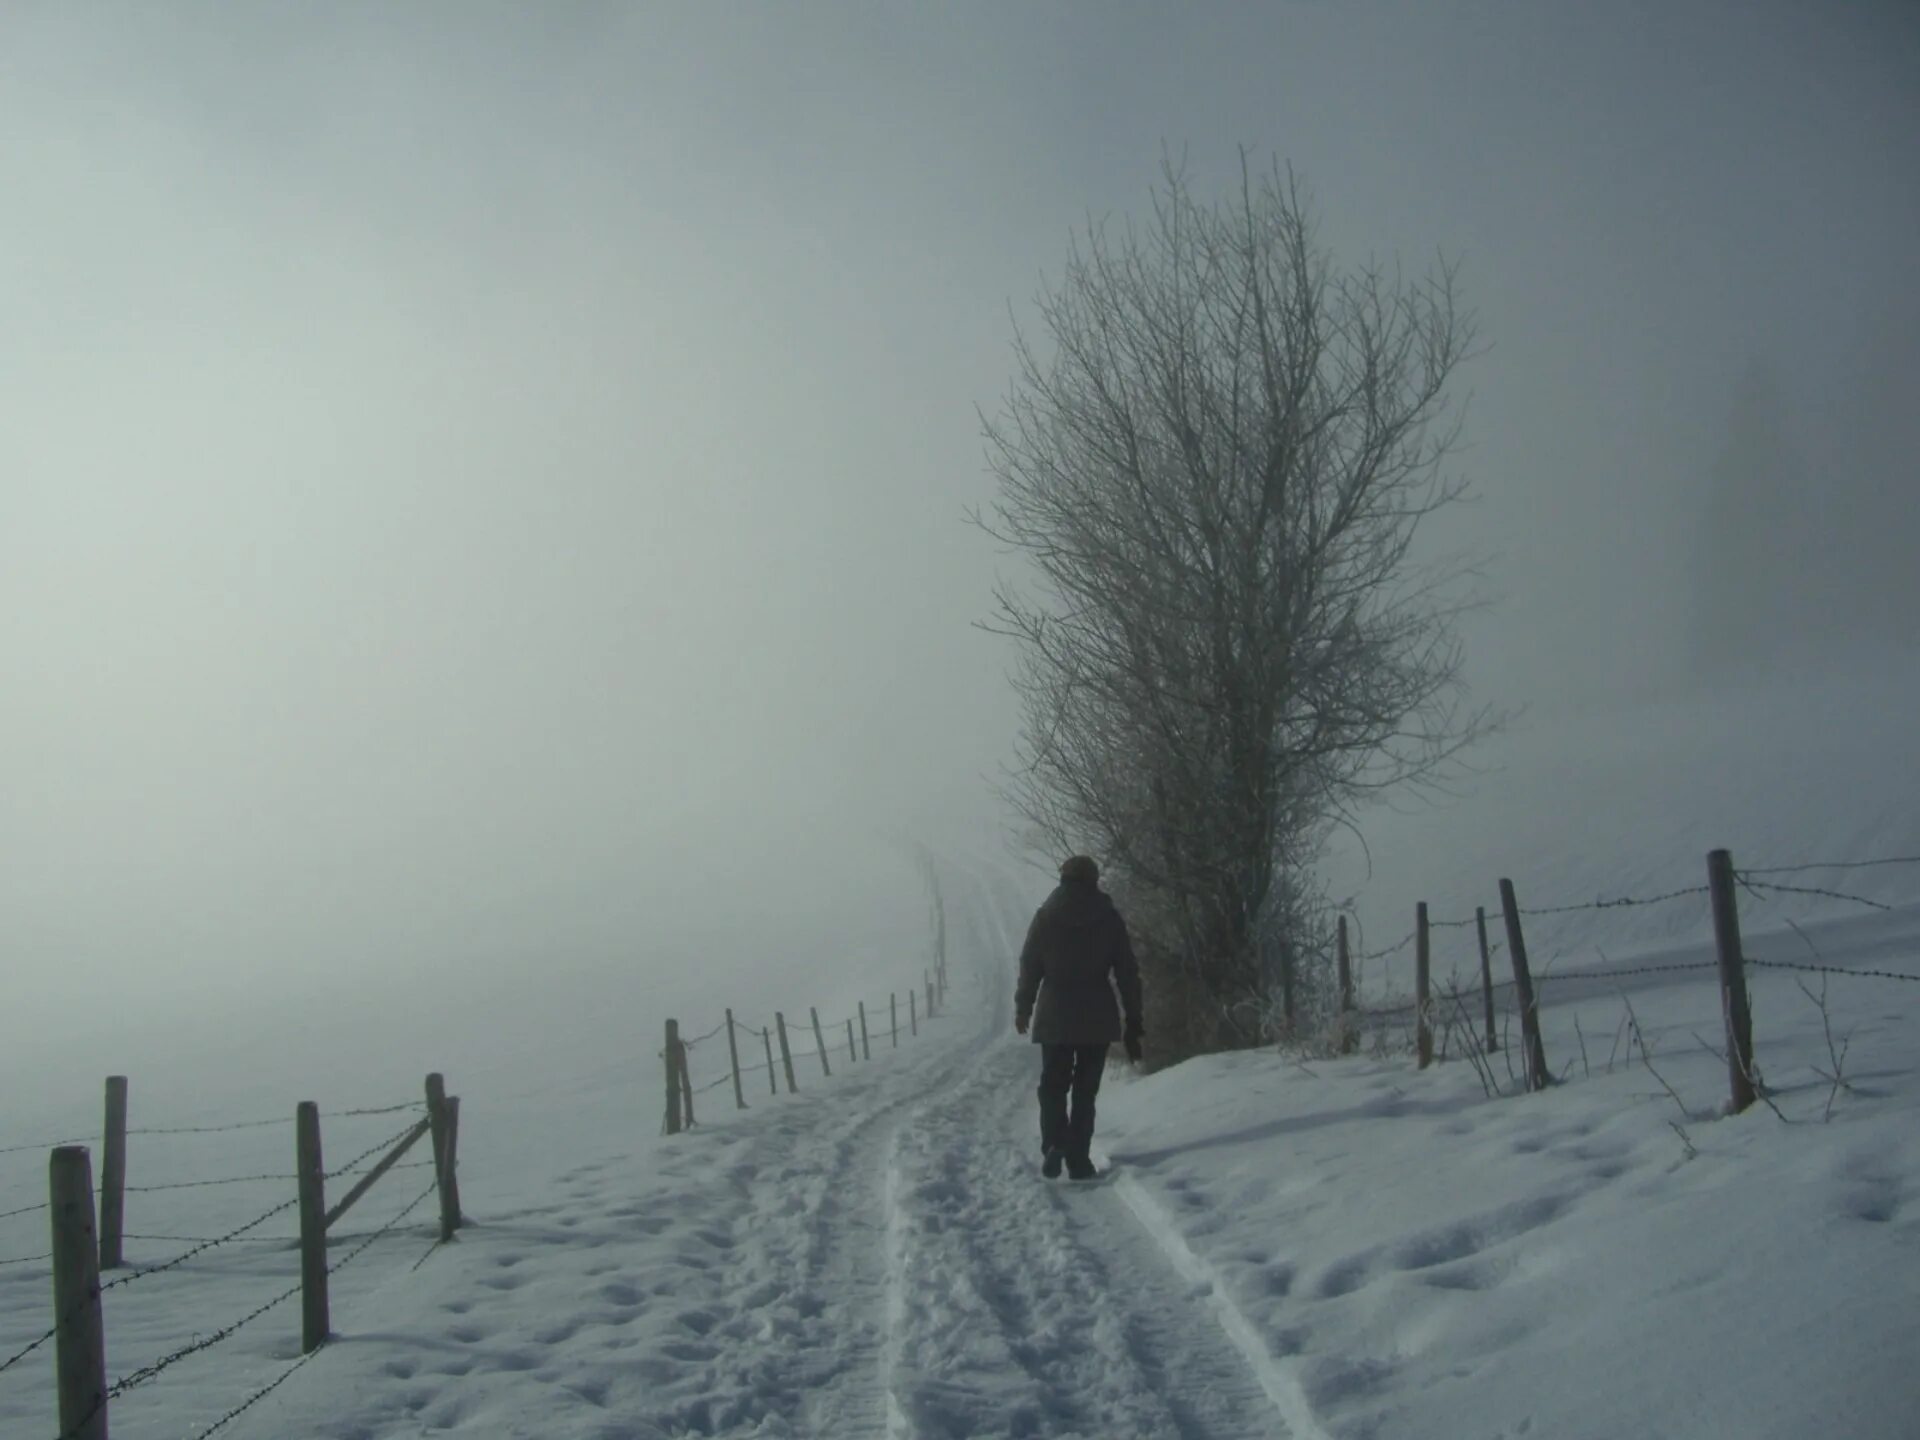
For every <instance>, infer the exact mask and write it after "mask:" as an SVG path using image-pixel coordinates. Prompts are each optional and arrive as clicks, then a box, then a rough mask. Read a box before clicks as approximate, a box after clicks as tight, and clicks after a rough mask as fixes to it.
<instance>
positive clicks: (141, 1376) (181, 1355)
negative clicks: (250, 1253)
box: [107, 1281, 301, 1400]
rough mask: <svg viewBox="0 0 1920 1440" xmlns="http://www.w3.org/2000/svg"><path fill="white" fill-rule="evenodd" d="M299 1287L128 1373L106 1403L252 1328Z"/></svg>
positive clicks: (110, 1388)
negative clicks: (243, 1330) (247, 1326)
mask: <svg viewBox="0 0 1920 1440" xmlns="http://www.w3.org/2000/svg"><path fill="white" fill-rule="evenodd" d="M300 1286H301V1282H299V1281H295V1282H294V1284H293V1285H292V1286H291V1287H289V1288H288V1289H285V1290H282V1291H281V1292H280V1293H279V1294H278V1295H276V1296H274V1297H273V1298H272V1299H271V1300H269V1301H267V1302H266V1304H264V1305H260V1306H257V1307H255V1308H254V1309H252V1310H249V1311H248V1312H247V1313H246V1314H244V1315H242V1316H241V1317H240V1318H239V1319H238V1320H236V1321H234V1322H233V1323H232V1324H231V1325H228V1326H225V1327H224V1328H222V1329H219V1330H215V1331H214V1332H213V1333H212V1334H211V1335H207V1336H204V1337H200V1338H196V1339H193V1340H190V1341H188V1342H187V1343H186V1344H185V1345H182V1346H181V1347H180V1348H179V1349H178V1350H174V1351H172V1352H170V1353H168V1354H166V1355H162V1356H161V1357H160V1358H159V1359H158V1360H155V1361H154V1362H153V1363H152V1364H150V1365H143V1366H141V1367H140V1368H139V1369H138V1370H135V1371H132V1372H131V1373H129V1374H127V1375H123V1376H121V1377H120V1379H118V1380H116V1381H114V1383H113V1384H112V1386H110V1387H109V1388H108V1390H107V1399H109V1400H118V1399H119V1398H120V1397H121V1396H122V1395H124V1394H126V1393H127V1392H128V1391H129V1390H137V1389H138V1388H139V1387H140V1386H142V1385H145V1384H146V1383H147V1382H148V1381H149V1380H153V1379H155V1378H157V1377H158V1376H159V1375H160V1374H161V1373H162V1372H164V1371H166V1370H170V1369H172V1368H173V1367H174V1366H175V1365H178V1364H179V1363H180V1362H181V1361H182V1360H185V1359H186V1358H187V1357H188V1356H190V1355H198V1354H199V1353H200V1352H201V1351H202V1350H210V1349H212V1348H213V1347H214V1346H215V1345H218V1344H219V1343H220V1342H221V1341H222V1340H225V1339H226V1338H227V1337H228V1336H229V1335H232V1334H233V1333H234V1332H235V1331H236V1330H239V1329H240V1328H241V1327H242V1326H243V1325H250V1324H252V1323H253V1322H254V1321H255V1320H258V1319H259V1318H260V1317H261V1316H262V1315H264V1314H266V1313H267V1312H268V1311H269V1310H271V1309H273V1308H274V1307H275V1306H276V1305H284V1304H285V1303H286V1302H287V1301H289V1300H291V1299H292V1298H293V1297H294V1296H296V1295H298V1294H299V1293H300Z"/></svg>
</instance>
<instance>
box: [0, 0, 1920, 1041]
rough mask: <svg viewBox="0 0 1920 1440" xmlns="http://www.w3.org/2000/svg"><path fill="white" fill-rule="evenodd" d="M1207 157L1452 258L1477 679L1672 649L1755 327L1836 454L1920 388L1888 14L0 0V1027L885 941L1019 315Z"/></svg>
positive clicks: (930, 832)
mask: <svg viewBox="0 0 1920 1440" xmlns="http://www.w3.org/2000/svg"><path fill="white" fill-rule="evenodd" d="M1242 144H1244V145H1248V146H1251V147H1253V148H1254V149H1255V150H1256V151H1257V152H1258V153H1259V154H1260V155H1262V156H1270V157H1277V158H1280V159H1282V160H1288V161H1291V162H1292V163H1293V164H1294V165H1295V166H1296V167H1297V169H1298V171H1299V172H1300V174H1301V175H1302V177H1303V178H1304V179H1305V180H1306V181H1307V183H1308V185H1309V186H1310V187H1311V189H1312V191H1313V193H1314V195H1315V197H1316V201H1317V205H1318V209H1319V212H1320V215H1321V219H1322V222H1323V234H1324V238H1325V239H1326V240H1327V242H1328V243H1329V244H1330V245H1331V246H1333V247H1334V248H1335V250H1336V251H1337V252H1338V253H1339V254H1340V255H1341V256H1342V257H1344V258H1348V259H1361V258H1365V257H1366V256H1368V255H1374V256H1379V257H1383V258H1391V257H1394V256H1398V257H1401V258H1403V259H1405V260H1406V261H1407V262H1408V263H1409V265H1411V266H1416V267H1417V266H1420V265H1423V264H1425V263H1426V261H1427V259H1428V257H1430V256H1431V255H1433V254H1434V253H1435V252H1436V251H1438V252H1444V253H1446V254H1448V255H1452V256H1456V257H1458V258H1459V259H1460V260H1461V261H1462V262H1463V263H1464V284H1465V287H1466V290H1467V293H1468V295H1469V296H1470V298H1471V300H1472V301H1473V303H1474V304H1475V306H1476V307H1477V309H1478V311H1479V313H1480V318H1481V325H1482V330H1483V333H1484V336H1485V338H1486V339H1487V340H1488V341H1489V342H1490V343H1491V346H1492V349H1491V352H1490V353H1489V354H1488V355H1487V356H1486V357H1484V358H1483V359H1482V360H1480V361H1479V362H1477V363H1476V364H1475V365H1474V366H1473V367H1472V368H1471V370H1470V371H1469V372H1468V373H1467V374H1466V375H1465V376H1464V377H1463V379H1464V385H1465V389H1466V390H1467V391H1470V392H1471V403H1470V409H1469V411H1468V432H1467V437H1468V440H1469V448H1468V449H1467V450H1466V451H1465V452H1464V453H1463V455H1462V457H1461V465H1462V468H1463V469H1464V471H1465V472H1466V473H1467V474H1468V475H1469V476H1470V477H1471V478H1472V479H1473V480H1474V482H1475V483H1476V485H1477V487H1478V490H1479V492H1480V494H1481V496H1482V500H1481V502H1480V504H1479V505H1478V506H1477V507H1476V508H1475V509H1474V510H1473V511H1472V512H1470V513H1469V514H1468V515H1466V516H1464V517H1460V518H1457V519H1456V520H1455V522H1454V527H1453V531H1451V532H1450V533H1453V534H1457V536H1458V537H1459V538H1462V539H1465V540H1468V541H1470V542H1472V543H1474V544H1475V545H1476V546H1479V547H1480V548H1484V549H1487V550H1489V551H1492V552H1494V553H1496V554H1497V555H1498V557H1499V559H1498V561H1497V563H1496V564H1495V565H1494V567H1493V569H1492V571H1491V572H1490V581H1491V588H1492V589H1493V590H1494V591H1496V592H1497V593H1499V594H1502V595H1504V596H1506V597H1507V603H1506V605H1505V606H1504V608H1502V609H1501V610H1499V611H1497V612H1495V613H1494V614H1493V615H1491V616H1489V617H1486V618H1485V619H1484V620H1481V621H1477V622H1476V624H1475V628H1474V630H1473V632H1472V633H1471V635H1470V639H1471V640H1472V642H1473V645H1474V655H1473V667H1474V675H1475V677H1476V680H1477V681H1478V683H1479V685H1480V687H1481V691H1482V694H1483V695H1484V696H1485V698H1488V699H1491V700H1493V701H1495V702H1497V703H1503V704H1513V703H1530V704H1533V705H1536V706H1539V705H1541V704H1543V703H1544V704H1547V705H1549V706H1550V705H1552V704H1555V703H1559V702H1561V701H1563V700H1565V699H1566V698H1567V697H1568V696H1576V697H1584V698H1587V699H1591V698H1592V697H1594V696H1596V695H1605V694H1607V693H1609V692H1610V691H1611V690H1612V689H1613V688H1615V687H1616V686H1619V685H1625V684H1628V683H1631V682H1633V681H1634V679H1635V677H1637V676H1640V675H1642V674H1644V673H1651V671H1653V670H1656V669H1657V668H1658V665H1657V664H1656V663H1653V661H1650V660H1649V657H1650V656H1652V657H1653V660H1654V661H1657V660H1659V659H1660V657H1663V656H1670V655H1671V653H1673V652H1672V643H1671V641H1672V632H1673V628H1674V627H1673V621H1672V610H1673V607H1674V605H1675V604H1676V598H1675V596H1676V592H1675V589H1674V586H1675V580H1676V577H1677V576H1679V575H1681V574H1683V573H1684V571H1685V568H1686V549H1685V544H1684V539H1685V536H1686V534H1687V533H1688V532H1687V525H1688V524H1689V523H1690V520H1691V517H1693V516H1694V515H1696V514H1697V513H1698V512H1699V510H1700V509H1701V503H1700V490H1699V487H1700V485H1701V483H1703V477H1704V476H1705V475H1706V474H1707V473H1708V472H1709V471H1710V469H1711V467H1712V465H1713V461H1714V457H1715V455H1716V453H1718V452H1719V451H1720V450H1721V449H1722V448H1723V447H1724V445H1725V442H1726V426H1727V424H1728V417H1729V415H1730V413H1731V411H1732V408H1733V404H1734V396H1735V392H1736V387H1737V385H1738V383H1739V380H1740V376H1741V374H1742V372H1743V369H1744V368H1745V367H1747V366H1748V365H1749V364H1750V363H1752V362H1753V361H1754V360H1755V359H1756V358H1762V359H1765V360H1766V361H1767V362H1768V363H1769V364H1770V365H1771V366H1772V367H1773V369H1774V373H1775V375H1776V377H1777V380H1778V383H1779V387H1780V393H1781V394H1782V395H1783V396H1784V397H1785V400H1786V405H1787V407H1788V410H1789V414H1788V416H1787V421H1788V425H1789V427H1790V428H1791V429H1793V430H1794V431H1795V432H1796V434H1797V435H1798V437H1799V439H1800V441H1801V443H1802V444H1803V445H1804V447H1805V449H1806V451H1807V452H1808V453H1809V454H1810V455H1811V456H1812V457H1813V459H1814V461H1815V464H1816V468H1819V467H1820V466H1823V465H1834V464H1847V463H1850V462H1849V461H1848V459H1847V456H1848V455H1850V454H1853V453H1855V452H1853V451H1849V450H1848V449H1847V448H1846V447H1847V446H1849V445H1853V446H1856V447H1857V446H1860V445H1862V444H1864V443H1865V442H1864V441H1863V440H1862V438H1861V437H1862V433H1863V432H1866V431H1872V432H1873V435H1874V443H1875V444H1877V445H1879V447H1880V450H1882V451H1885V450H1888V449H1889V447H1890V446H1891V445H1892V444H1893V441H1891V440H1889V438H1888V437H1889V436H1892V435H1895V432H1896V431H1897V428H1898V425H1899V424H1900V423H1902V422H1904V423H1906V424H1907V425H1908V426H1909V427H1911V424H1912V415H1911V412H1913V411H1914V410H1916V409H1920V407H1917V406H1915V405H1913V404H1912V401H1913V400H1914V398H1915V397H1914V395H1913V394H1912V393H1911V392H1910V391H1907V390H1906V389H1905V388H1904V386H1903V384H1902V382H1900V379H1899V377H1900V376H1901V375H1904V374H1916V375H1920V368H1915V367H1914V355H1915V352H1914V349H1913V346H1912V343H1911V337H1912V335H1913V333H1914V332H1915V329H1916V327H1920V300H1917V299H1916V297H1917V296H1920V283H1917V282H1920V273H1917V268H1920V261H1917V260H1916V257H1917V256H1920V247H1916V243H1915V237H1916V235H1920V9H1916V7H1914V6H1912V5H1910V4H1900V3H1887V4H1883V5H1868V4H1847V3H1832V4H1813V3H1792V4H1789V3H1737V4H1736V3H1725V4H1710V3H1684V4H1670V3H1661V4H1644V5H1636V4H1626V3H1607V4H1583V5H1571V4H1569V5H1542V4H1533V3H1515V4H1466V5H1437V4H1405V5H1389V4H1375V3H1351V4H1340V5H1334V4H1295V5H1288V4H1269V5H1259V6H1254V5H1211V6H1210V5H1172V4H1165V5H1151V6H1150V5H1140V4H1115V3H1102V4H1091V3H1089V4H1046V5H1032V4H1027V3H1020V4H1011V3H1009V4H973V3H970V4H965V5H937V6H936V5H931V4H914V5H908V4H893V5H884V6H882V5H851V4H826V3H822V4H808V5H772V4H767V5H747V4H719V3H715V4H693V3H687V4H680V5H671V6H655V5H637V4H636V5H613V4H591V5H590V4H574V5H567V4H545V5H537V6H534V5H528V6H516V7H505V6H486V5H479V4H470V3H464V0H463V3H458V4H453V3H447V4H425V3H414V4H407V5H387V4H378V5H373V4H369V5H290V4H289V5H279V4H267V3H255V4H246V5H215V4H202V5H161V4H146V3H142V4H138V5H131V6H125V7H112V6H105V5H94V4H66V3H62V4H44V5H37V4H31V3H25V0H12V3H8V4H6V5H5V6H4V7H0V221H3V222H4V223H0V686H3V687H4V688H3V689H0V754H4V755H5V757H6V764H5V768H4V770H3V771H0V776H3V777H4V778H3V779H0V855H4V857H5V858H4V861H0V945H3V946H4V955H5V964H6V966H7V976H8V979H7V999H8V1003H7V1004H6V1006H5V1013H6V1019H5V1021H4V1022H0V1024H4V1026H5V1029H6V1031H7V1032H9V1033H7V1034H6V1035H5V1037H4V1043H5V1044H6V1045H8V1046H9V1047H15V1046H17V1045H19V1044H21V1043H24V1042H25V1040H26V1039H27V1037H28V1036H29V1035H32V1036H36V1037H38V1036H43V1035H44V1034H45V1033H46V1025H45V1017H47V1016H48V1015H50V1014H71V1013H73V1010H74V1008H75V1007H76V1006H77V1007H81V1008H86V1007H89V1006H92V1005H94V1004H95V1003H96V1000H97V997H99V996H101V995H103V994H105V993H108V992H109V991H110V992H111V993H112V994H114V995H115V996H117V997H118V999H117V1000H116V1002H115V1004H116V1006H117V1007H118V1008H121V1009H123V1010H127V1011H139V1010H140V1009H141V1008H142V1007H143V1006H148V1005H153V1006H165V1005H172V1004H176V1003H188V1004H192V1005H204V1006H207V1007H209V1008H212V1009H215V1010H220V1009H222V1008H225V1009H228V1010H231V1009H234V1008H241V1007H246V1006H249V1005H254V1006H257V1005H260V1004H263V1003H265V1001H264V998H263V997H265V996H266V995H267V994H269V992H270V991H272V990H273V988H274V987H278V986H283V985H287V984H296V983H297V984H300V985H307V984H311V983H314V977H316V976H318V975H322V974H324V975H328V976H333V977H346V978H360V977H366V976H369V975H372V974H374V973H376V972H381V973H393V972H395V971H398V972H400V973H402V974H429V973H440V972H444V971H447V970H450V969H453V968H458V969H460V970H462V971H463V972H471V971H479V972H483V973H488V974H496V975H510V974H526V973H530V972H531V970H532V968H533V967H535V966H539V965H551V964H565V965H574V966H578V967H581V968H585V969H591V968H592V967H594V966H596V965H603V964H620V965H627V966H636V967H640V968H641V969H642V970H644V968H645V967H646V966H649V965H656V964H657V965H662V966H666V965H674V966H685V965H686V964H688V963H691V962H694V961H698V960H702V959H705V960H713V959H716V958H728V957H739V956H746V955H751V956H759V957H765V956H768V955H774V954H777V955H778V956H779V957H780V958H779V964H780V965H782V966H787V967H800V968H805V967H811V966H820V965H827V964H830V963H832V960H833V957H834V956H836V955H843V954H845V953H846V952H847V951H848V949H849V948H850V947H857V946H859V945H861V944H891V943H896V942H897V940H898V937H899V936H900V935H901V934H903V933H907V932H910V931H911V930H912V928H913V927H914V926H917V925H918V924H919V914H920V902H919V897H918V895H917V892H916V890H915V882H914V879H913V873H912V870H911V868H910V867H909V866H908V865H907V864H906V863H905V860H904V858H903V856H904V850H903V843H904V842H905V841H907V840H910V839H918V840H925V841H927V842H929V843H932V844H935V845H939V844H941V843H942V842H943V837H950V836H955V835H958V836H962V837H965V840H966V843H972V842H973V840H974V838H975V837H977V835H978V834H979V833H980V832H981V830H982V828H983V827H984V826H985V825H986V824H987V823H988V821H989V819H990V817H991V805H990V801H989V798H988V797H987V795H986V791H985V785H984V782H983V778H982V777H983V776H985V775H986V774H988V773H989V772H991V771H992V769H993V768H994V766H995V764H996V763H997V762H998V760H999V759H1000V758H1001V757H1002V756H1003V755H1004V754H1005V753H1006V750H1007V746H1008V741H1009V737H1010V734H1011V731H1012V726H1013V723H1014V716H1013V712H1012V706H1011V703H1010V699H1009V695H1008V693H1007V690H1006V688H1005V686H1004V684H1003V681H1002V678H1001V676H1002V666H1003V664H1004V661H1005V658H1006V657H1005V656H1004V654H1002V653H1001V652H999V651H998V650H997V649H996V648H995V645H994V643H993V642H992V641H991V640H990V639H989V638H988V637H985V636H983V635H981V634H979V633H978V632H977V631H974V630H972V629H970V622H972V621H973V620H975V619H976V618H978V617H980V616H982V615H984V614H985V613H986V611H987V608H988V603H989V602H988V595H987V590H988V586H989V584H990V583H991V581H992V579H993V576H994V575H995V573H996V570H998V569H1003V568H1004V567H1005V565H1006V563H1007V562H1006V561H1005V560H1004V558H1002V557H1000V556H997V555H996V554H994V552H993V550H992V548H991V547H990V546H989V545H988V544H987V543H986V542H985V541H984V540H983V539H982V537H981V536H980V535H979V534H978V533H976V532H974V531H971V530H969V529H968V528H967V527H966V526H965V525H964V524H963V523H962V520H961V516H962V514H963V511H964V509H965V508H966V507H967V506H969V505H972V504H976V503H979V502H980V501H982V500H984V499H985V498H986V497H987V493H988V492H987V490H986V484H987V482H986V479H985V477H984V474H983V467H982V462H981V447H980V443H979V434H978V431H979V425H978V419H977V415H976V407H986V408H989V409H991V408H993V407H994V406H995V405H996V404H997V403H998V397H999V396H1000V394H1001V393H1002V392H1003V389H1004V386H1005V384H1006V380H1007V377H1008V373H1009V357H1008V339H1009V335H1010V325H1011V320H1010V312H1011V313H1012V314H1015V315H1017V314H1022V313H1028V302H1029V299H1030V297H1031V296H1032V294H1033V293H1034V291H1035V289H1036V287H1037V285H1038V284H1039V282H1040V279H1041V277H1042V275H1043V274H1044V273H1048V272H1052V273H1057V272H1058V269H1059V265H1060V261H1061V259H1062V257H1063V254H1064V251H1065V248H1066V244H1067V241H1068V237H1069V233H1070V230H1071V229H1072V227H1074V226H1075V225H1076V224H1077V223H1081V222H1083V221H1084V219H1085V218H1086V217H1087V216H1088V215H1089V214H1094V215H1104V214H1114V215H1122V214H1125V213H1127V212H1128V211H1130V210H1131V211H1137V210H1139V209H1141V208H1142V207H1143V206H1144V204H1145V200H1146V193H1147V189H1148V187H1149V185H1150V184H1151V183H1152V182H1153V179H1154V176H1155V171H1156V167H1157V165H1158V163H1159V159H1160V156H1161V153H1162V149H1163V147H1168V146H1170V147H1172V148H1174V149H1176V150H1179V149H1185V150H1186V151H1187V153H1188V154H1189V157H1190V161H1191V167H1192V171H1193V173H1194V176H1195V178H1196V181H1197V182H1198V183H1199V184H1200V185H1201V187H1202V188H1208V189H1210V188H1212V187H1215V186H1217V185H1219V184H1221V183H1224V182H1225V181H1226V179H1227V178H1228V176H1229V173H1230V172H1232V171H1233V170H1234V167H1235V165H1236V163H1237V162H1236V160H1235V147H1236V146H1238V145H1242ZM1902 366H1906V367H1909V368H1908V369H1902V368H1901V367H1902ZM1890 377H1891V378H1890ZM1870 378H1877V380H1878V383H1879V385H1880V390H1879V391H1878V392H1875V393H1877V394H1879V395H1880V398H1879V399H1878V400H1873V401H1871V402H1870V403H1869V402H1865V401H1861V400H1860V399H1859V396H1860V395H1861V394H1862V393H1864V392H1866V391H1870V390H1872V386H1871V385H1869V384H1865V383H1864V382H1865V381H1867V380H1868V379H1870ZM1863 405H1864V406H1865V408H1864V409H1863V408H1862V406H1863ZM1876 407H1877V408H1876ZM1904 433H1905V434H1906V435H1907V436H1908V437H1911V436H1912V434H1913V431H1912V429H1911V428H1909V429H1908V430H1907V431H1905V432H1904ZM1876 453H1877V452H1876ZM1906 475H1907V478H1906V480H1905V481H1904V482H1903V483H1904V484H1905V485H1907V486H1908V488H1907V489H1906V490H1904V491H1902V492H1901V494H1899V495H1897V496H1893V497H1892V498H1891V499H1890V504H1891V505H1892V507H1893V508H1892V509H1891V510H1890V511H1889V521H1888V523H1890V524H1891V523H1893V522H1894V519H1895V518H1899V519H1900V521H1901V523H1907V521H1910V519H1911V516H1912V514H1913V508H1914V507H1913V500H1912V495H1913V488H1912V472H1911V470H1910V469H1909V470H1908V471H1907V472H1906ZM769 963H771V962H769ZM290 977H291V978H290Z"/></svg>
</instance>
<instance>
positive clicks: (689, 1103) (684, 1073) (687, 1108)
mask: <svg viewBox="0 0 1920 1440" xmlns="http://www.w3.org/2000/svg"><path fill="white" fill-rule="evenodd" d="M689 1048H690V1047H689V1046H688V1045H687V1042H686V1041H684V1040H682V1041H681V1042H680V1108H681V1110H682V1111H684V1112H685V1113H684V1114H683V1115H682V1116H681V1118H682V1119H683V1120H685V1121H686V1122H687V1129H689V1130H691V1129H692V1128H693V1067H692V1066H691V1065H689V1064H688V1063H687V1053H688V1050H689Z"/></svg>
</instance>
